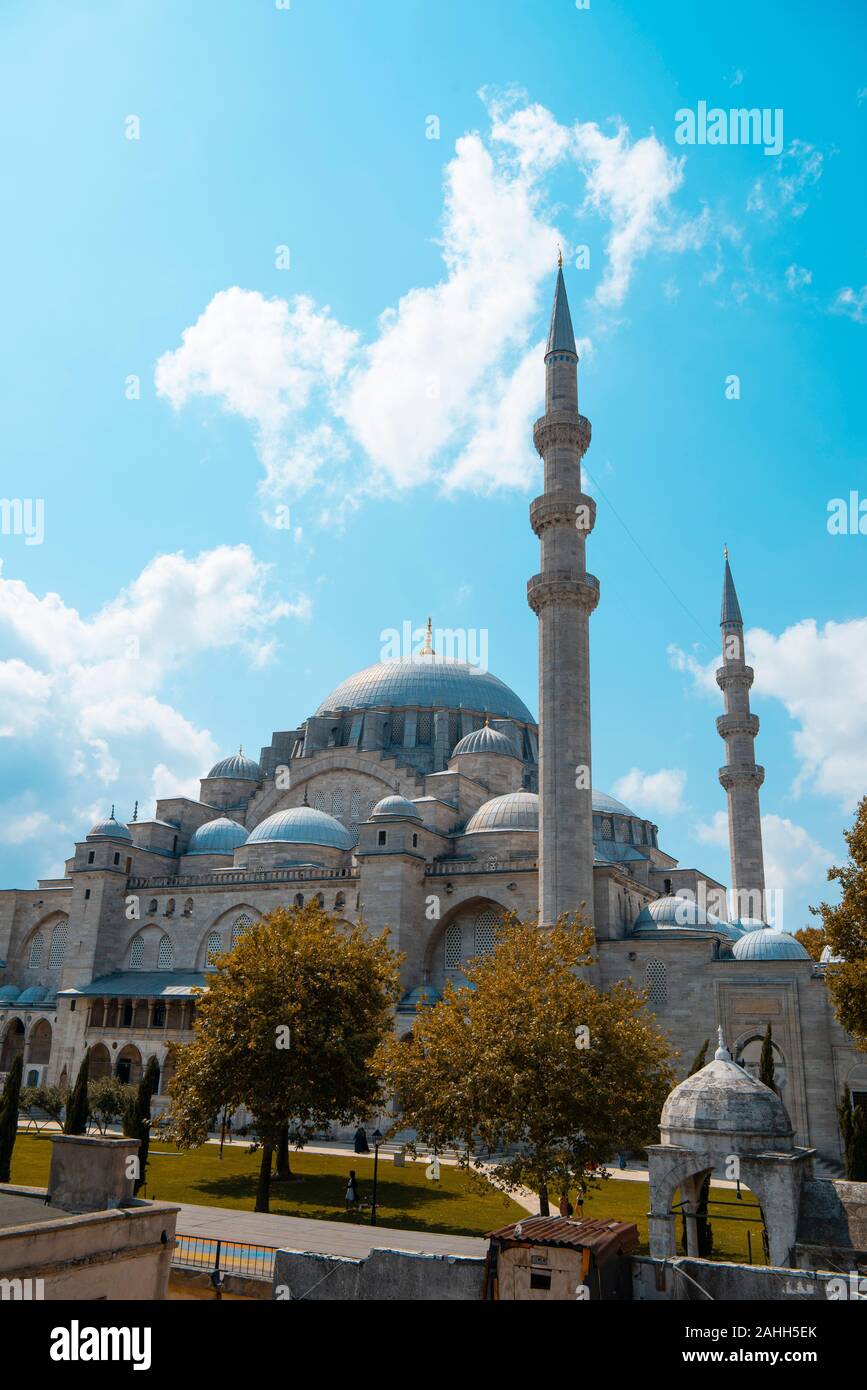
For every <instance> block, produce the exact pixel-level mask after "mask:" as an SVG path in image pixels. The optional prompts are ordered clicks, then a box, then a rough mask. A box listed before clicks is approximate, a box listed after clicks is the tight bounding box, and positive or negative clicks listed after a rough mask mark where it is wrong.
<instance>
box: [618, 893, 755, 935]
mask: <svg viewBox="0 0 867 1390" xmlns="http://www.w3.org/2000/svg"><path fill="white" fill-rule="evenodd" d="M632 930H633V932H635V933H638V934H641V933H644V932H653V931H712V932H716V933H717V934H719V935H722V936H728V937H732V938H733V937H734V936H735V935H736V933H735V932H733V931H732V930H731V928H730V927H729V924H728V922H723V921H722V919H721V918H719V917H717V916H715V915H714V913H713V912H708V911H706V910H705V908H703V907H701V906H700V905H699V904H698V903H697V902H696V901H695V899H694V898H685V897H679V896H678V895H677V894H675V893H670V894H667V895H666V896H665V897H662V898H656V899H655V900H654V901H653V902H652V903H645V905H644V907H643V908H642V909H641V911H640V912H639V914H638V916H637V917H636V919H635V925H634V927H633V928H632Z"/></svg>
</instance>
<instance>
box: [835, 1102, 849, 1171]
mask: <svg viewBox="0 0 867 1390" xmlns="http://www.w3.org/2000/svg"><path fill="white" fill-rule="evenodd" d="M837 1121H838V1124H839V1127H840V1147H841V1149H842V1150H843V1162H844V1164H845V1163H846V1156H847V1154H848V1151H849V1145H850V1143H851V1141H852V1102H851V1100H850V1099H849V1092H848V1091H842V1092H841V1094H840V1099H839V1101H838V1102H837ZM847 1176H848V1174H847Z"/></svg>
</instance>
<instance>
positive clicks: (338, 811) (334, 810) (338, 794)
mask: <svg viewBox="0 0 867 1390" xmlns="http://www.w3.org/2000/svg"><path fill="white" fill-rule="evenodd" d="M331 814H332V815H333V816H336V817H337V819H338V820H340V817H341V816H342V815H343V788H342V787H338V788H337V789H336V791H335V793H334V797H333V798H332V804H331Z"/></svg>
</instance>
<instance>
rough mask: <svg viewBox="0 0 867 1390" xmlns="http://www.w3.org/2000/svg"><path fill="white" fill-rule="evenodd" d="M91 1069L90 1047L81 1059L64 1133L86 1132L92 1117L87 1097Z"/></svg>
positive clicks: (68, 1105) (67, 1106)
mask: <svg viewBox="0 0 867 1390" xmlns="http://www.w3.org/2000/svg"><path fill="white" fill-rule="evenodd" d="M89 1071H90V1048H88V1050H87V1051H86V1052H85V1054H84V1056H83V1057H82V1059H81V1066H80V1067H79V1068H78V1076H77V1077H76V1078H75V1085H74V1086H73V1088H72V1095H71V1096H70V1097H69V1100H68V1101H67V1103H66V1119H65V1120H64V1122H63V1133H64V1134H86V1133H87V1121H88V1119H89V1118H90V1105H89V1103H88V1099H87V1076H88V1072H89Z"/></svg>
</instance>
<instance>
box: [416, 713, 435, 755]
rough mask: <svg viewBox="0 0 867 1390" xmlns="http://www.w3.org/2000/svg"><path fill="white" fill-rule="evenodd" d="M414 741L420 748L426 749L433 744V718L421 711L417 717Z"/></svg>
mask: <svg viewBox="0 0 867 1390" xmlns="http://www.w3.org/2000/svg"><path fill="white" fill-rule="evenodd" d="M415 741H416V743H417V744H420V745H421V746H422V747H427V746H428V745H429V744H431V743H432V742H433V716H432V715H431V714H429V713H428V712H426V711H422V712H421V713H420V714H419V716H418V720H417V722H416V726H415Z"/></svg>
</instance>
